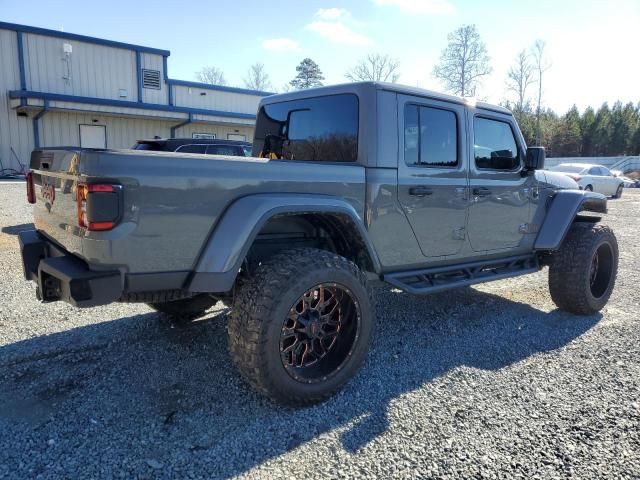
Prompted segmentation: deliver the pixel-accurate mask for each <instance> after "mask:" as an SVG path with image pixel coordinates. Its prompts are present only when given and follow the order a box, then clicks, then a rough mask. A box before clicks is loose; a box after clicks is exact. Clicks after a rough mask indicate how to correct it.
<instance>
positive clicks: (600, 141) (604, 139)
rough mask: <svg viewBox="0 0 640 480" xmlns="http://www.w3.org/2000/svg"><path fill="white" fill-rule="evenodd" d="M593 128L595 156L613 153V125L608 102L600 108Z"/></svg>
mask: <svg viewBox="0 0 640 480" xmlns="http://www.w3.org/2000/svg"><path fill="white" fill-rule="evenodd" d="M593 128H594V129H593V152H592V154H593V155H595V156H605V155H611V154H612V153H611V152H612V150H611V137H612V133H613V125H612V122H611V110H610V109H609V104H607V103H606V102H605V103H603V104H602V106H601V107H600V108H599V109H598V112H597V113H596V118H595V122H594V126H593Z"/></svg>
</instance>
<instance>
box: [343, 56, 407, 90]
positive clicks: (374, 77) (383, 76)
mask: <svg viewBox="0 0 640 480" xmlns="http://www.w3.org/2000/svg"><path fill="white" fill-rule="evenodd" d="M398 67H400V61H399V60H397V59H395V58H391V57H390V56H389V55H382V54H380V53H370V54H369V55H367V57H366V58H363V59H362V60H360V61H359V62H358V64H357V65H356V66H355V67H353V68H352V69H351V70H349V71H348V72H347V73H346V74H345V77H347V78H348V79H349V80H351V81H352V82H362V81H374V82H392V83H396V82H397V81H398V78H399V77H400V73H399V72H398Z"/></svg>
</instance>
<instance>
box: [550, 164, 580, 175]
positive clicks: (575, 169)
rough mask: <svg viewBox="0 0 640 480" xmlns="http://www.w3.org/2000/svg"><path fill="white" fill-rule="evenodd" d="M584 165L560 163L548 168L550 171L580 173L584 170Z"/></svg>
mask: <svg viewBox="0 0 640 480" xmlns="http://www.w3.org/2000/svg"><path fill="white" fill-rule="evenodd" d="M584 168H585V167H583V166H582V165H567V164H564V163H561V164H560V165H556V166H555V167H551V168H550V169H549V170H551V171H552V172H566V173H580V172H581V171H583V170H584Z"/></svg>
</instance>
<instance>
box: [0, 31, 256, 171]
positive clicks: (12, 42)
mask: <svg viewBox="0 0 640 480" xmlns="http://www.w3.org/2000/svg"><path fill="white" fill-rule="evenodd" d="M17 38H18V34H17V33H16V31H15V30H8V29H2V28H0V65H1V66H2V68H0V96H1V97H2V98H0V160H2V163H3V166H4V168H13V169H18V168H20V164H19V162H18V161H16V159H15V157H14V155H13V154H12V153H11V148H12V147H13V150H14V151H15V152H16V154H17V155H18V157H19V161H20V163H22V164H23V165H28V163H29V158H30V154H31V151H32V150H33V148H34V143H33V142H34V131H33V117H34V116H36V115H37V114H38V112H39V111H40V110H41V109H42V105H43V103H44V102H43V101H42V100H41V99H33V98H30V99H19V100H18V99H15V100H10V99H9V98H8V92H10V91H13V90H20V88H21V85H20V68H19V61H18V41H17ZM22 40H23V51H24V66H25V68H24V73H25V80H26V89H27V90H31V91H39V92H47V93H53V94H63V95H73V96H81V97H95V98H103V99H110V100H125V101H129V102H136V101H137V100H138V98H137V75H136V52H135V50H128V49H126V48H119V47H117V46H105V45H103V44H99V43H91V42H85V41H82V40H78V39H75V38H59V37H57V36H47V35H46V34H43V33H41V32H38V33H34V32H29V31H28V30H24V33H22ZM64 43H69V44H70V45H71V46H72V49H73V52H72V53H71V55H70V64H69V66H70V72H71V78H70V80H69V81H66V80H65V79H64V78H63V77H64V76H65V74H66V65H65V61H63V60H64V58H65V55H64V52H63V44H64ZM166 53H167V54H168V52H166ZM141 67H142V68H149V69H153V70H159V71H160V72H161V75H160V77H161V80H162V83H161V89H160V90H153V89H146V88H143V99H142V100H143V102H144V103H150V104H156V105H163V104H164V105H167V104H168V97H169V95H168V93H169V92H168V88H169V86H168V85H167V83H166V79H167V78H168V72H166V71H165V68H166V61H165V59H163V57H162V55H160V54H156V53H152V52H141ZM120 89H124V90H126V91H127V97H126V98H123V97H120V96H119V90H120ZM173 89H174V92H173V93H174V102H173V103H174V104H175V105H176V106H180V107H186V108H194V109H210V110H217V111H220V112H222V111H228V112H236V113H245V114H250V115H255V113H256V111H257V108H258V103H259V101H260V99H261V97H259V96H256V95H251V94H248V93H242V92H235V91H232V92H226V91H221V90H211V89H207V88H204V87H198V86H187V85H175V86H174V87H173ZM200 93H206V95H200ZM25 100H26V101H27V102H28V105H30V108H28V109H27V110H25V112H26V113H28V117H24V116H21V117H19V116H17V114H16V111H15V110H14V108H16V107H18V106H19V105H20V102H22V101H25ZM49 106H50V108H51V110H52V111H49V112H47V113H46V114H45V115H44V116H43V117H42V118H41V119H40V120H39V124H38V125H39V130H40V143H41V145H42V146H47V145H48V146H64V145H78V144H79V142H80V140H79V127H78V126H79V125H80V124H82V123H84V124H89V125H91V124H96V125H106V127H107V145H108V146H109V147H110V148H127V147H130V146H131V145H133V143H135V141H136V140H138V139H140V138H149V137H153V136H154V135H159V136H163V137H167V136H169V133H170V129H171V127H173V126H174V125H176V124H178V123H180V122H182V121H184V120H186V119H187V118H188V114H187V113H184V112H168V111H161V110H151V109H145V108H144V106H143V105H141V107H140V108H127V107H119V106H110V105H95V104H79V103H75V102H68V101H59V100H51V101H50V102H49ZM12 107H13V108H12ZM94 119H97V120H98V122H93V120H94ZM193 120H194V123H192V124H189V125H186V126H184V127H181V128H179V129H178V131H177V132H176V134H177V135H180V136H186V137H190V136H191V135H192V134H193V133H194V132H200V133H214V134H215V135H216V137H217V138H226V136H227V134H229V133H239V134H243V135H246V137H247V140H248V141H251V140H252V139H253V131H254V128H253V124H254V121H253V120H251V119H237V118H230V117H221V116H213V115H205V114H193ZM236 130H238V131H236Z"/></svg>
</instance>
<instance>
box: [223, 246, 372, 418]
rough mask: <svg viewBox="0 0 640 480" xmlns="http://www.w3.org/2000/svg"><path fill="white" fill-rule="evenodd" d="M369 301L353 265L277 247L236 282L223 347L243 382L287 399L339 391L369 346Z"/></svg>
mask: <svg viewBox="0 0 640 480" xmlns="http://www.w3.org/2000/svg"><path fill="white" fill-rule="evenodd" d="M374 318H375V312H374V306H373V300H372V297H371V295H370V292H369V290H368V289H367V281H366V277H365V276H364V274H363V273H362V272H361V271H360V269H359V268H358V267H357V266H356V265H355V264H354V263H353V262H351V261H349V260H347V259H346V258H344V257H341V256H339V255H336V254H334V253H331V252H327V251H324V250H318V249H314V248H297V249H292V250H287V251H283V252H281V253H278V254H276V255H274V256H273V257H271V258H270V259H269V260H267V261H266V262H264V263H262V264H261V265H260V266H259V267H258V268H257V269H256V270H255V274H254V275H252V276H251V277H250V278H248V279H247V281H246V282H245V283H244V284H242V285H241V286H240V287H239V288H238V290H237V292H236V296H235V298H234V304H233V308H232V310H231V315H230V318H229V352H230V354H231V358H232V360H233V362H234V364H235V365H236V367H237V368H238V370H239V371H240V373H241V374H242V376H243V377H244V378H245V380H246V381H247V382H248V383H249V384H250V385H251V386H252V387H253V388H254V389H255V390H257V391H258V392H259V393H261V394H263V395H266V396H267V397H269V398H271V399H272V400H274V401H276V402H278V403H281V404H286V405H292V406H301V405H309V404H312V403H317V402H320V401H322V400H325V399H327V398H328V397H330V396H332V395H333V394H334V393H336V392H337V391H338V390H340V389H341V388H342V387H343V386H344V384H346V383H347V382H348V381H349V380H350V379H351V378H352V377H353V376H354V375H355V374H356V372H357V371H358V369H359V368H360V366H361V365H362V363H363V362H364V360H365V358H366V356H367V352H368V349H369V343H370V339H371V334H372V329H373V322H374Z"/></svg>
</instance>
